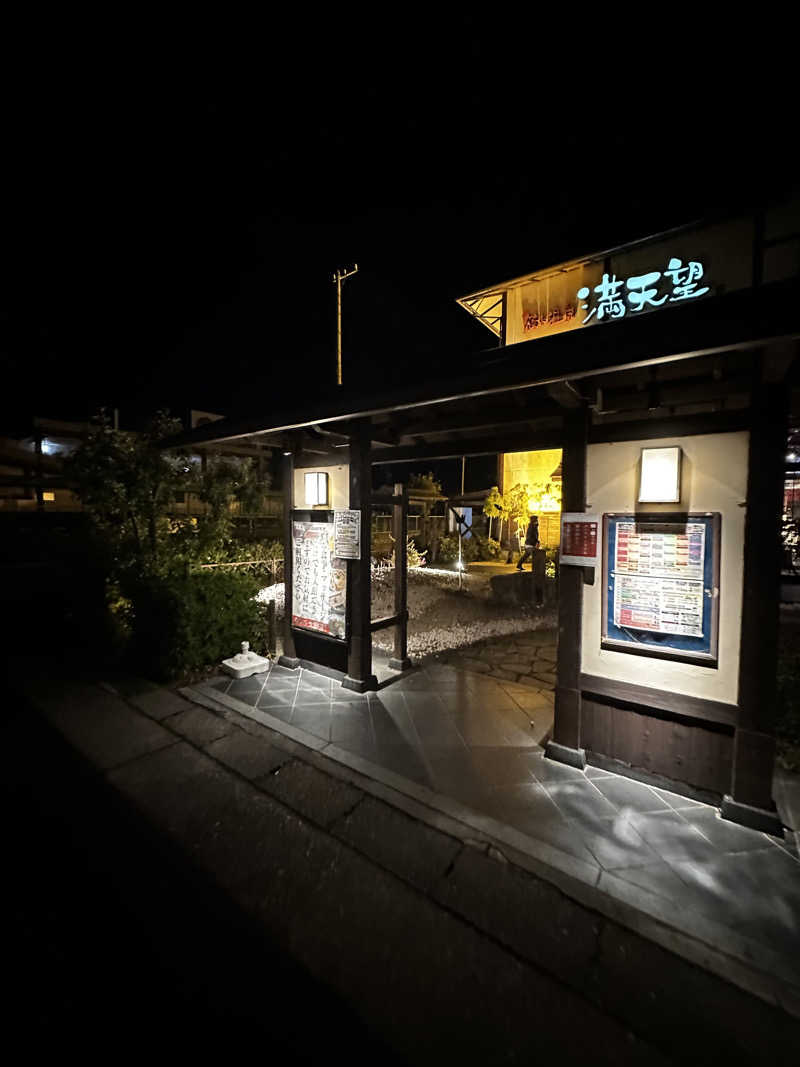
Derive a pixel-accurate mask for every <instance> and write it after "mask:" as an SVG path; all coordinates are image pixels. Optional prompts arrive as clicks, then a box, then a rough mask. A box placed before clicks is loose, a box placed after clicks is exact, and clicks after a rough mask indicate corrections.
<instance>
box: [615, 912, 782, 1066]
mask: <svg viewBox="0 0 800 1067" xmlns="http://www.w3.org/2000/svg"><path fill="white" fill-rule="evenodd" d="M594 974H595V992H594V999H595V1000H596V1002H597V1003H598V1004H600V1005H602V1006H603V1007H605V1008H606V1009H607V1010H608V1011H610V1012H612V1013H613V1014H614V1015H616V1016H617V1017H618V1018H622V1019H627V1020H629V1021H630V1022H631V1024H632V1025H634V1026H638V1027H641V1028H642V1029H643V1030H644V1031H645V1032H647V1033H648V1034H652V1035H653V1036H654V1038H656V1039H657V1040H658V1043H659V1046H660V1047H661V1048H663V1049H665V1050H666V1051H667V1053H668V1054H669V1055H671V1056H673V1057H674V1059H675V1060H676V1061H677V1062H684V1063H685V1062H698V1060H697V1052H698V1050H709V1051H711V1046H713V1057H714V1058H713V1062H716V1063H726V1064H732V1063H737V1064H738V1063H741V1064H750V1063H788V1062H789V1060H787V1059H786V1058H785V1057H786V1055H787V1051H788V1050H789V1049H791V1048H792V1047H793V1046H795V1047H796V1044H795V1043H796V1041H797V1033H798V1026H797V1020H793V1019H791V1018H789V1017H788V1016H787V1015H784V1014H783V1013H782V1012H779V1011H776V1010H775V1009H774V1007H773V1006H772V1005H770V1004H768V1003H765V1002H764V1001H761V1000H759V999H758V998H756V997H752V996H747V994H745V993H744V992H742V991H740V990H738V989H736V988H735V987H733V986H729V985H726V984H725V983H723V982H720V981H718V980H717V979H715V977H714V976H713V975H711V974H709V973H708V972H707V971H704V970H703V969H701V968H700V967H695V966H693V965H691V964H689V963H687V961H686V960H683V959H681V958H680V957H679V956H676V955H675V954H673V953H671V952H668V951H667V950H665V949H663V948H662V947H661V946H659V945H656V944H653V943H652V942H650V941H647V940H646V939H644V938H642V937H640V936H639V935H638V934H635V933H633V932H631V931H628V930H625V929H623V928H621V927H620V926H618V925H617V924H615V923H608V924H606V925H605V926H604V927H603V930H602V933H601V937H600V952H599V955H598V958H597V963H596V969H595V972H594ZM711 1020H715V1022H711ZM690 1050H691V1051H690ZM702 1062H712V1061H709V1059H708V1058H707V1055H706V1056H705V1057H704V1059H703V1060H702Z"/></svg>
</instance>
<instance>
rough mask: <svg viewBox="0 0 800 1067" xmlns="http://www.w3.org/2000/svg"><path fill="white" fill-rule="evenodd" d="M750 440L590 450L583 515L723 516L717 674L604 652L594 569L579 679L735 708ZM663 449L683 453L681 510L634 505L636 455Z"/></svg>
mask: <svg viewBox="0 0 800 1067" xmlns="http://www.w3.org/2000/svg"><path fill="white" fill-rule="evenodd" d="M748 437H749V435H748V434H747V433H746V432H743V433H725V434H704V435H701V436H696V437H670V438H665V439H664V440H660V439H659V440H657V441H624V442H621V443H617V444H598V445H590V446H589V449H588V456H587V496H586V500H587V509H586V510H587V511H588V512H591V513H597V514H600V515H603V514H604V513H605V512H636V511H637V510H639V511H646V512H659V511H662V512H668V511H718V512H720V514H721V516H722V537H721V541H722V543H721V552H720V594H719V595H720V605H719V666H718V667H717V668H710V667H701V666H699V665H696V664H692V663H673V662H671V661H669V660H661V659H648V658H646V657H644V656H632V655H628V654H626V653H624V652H612V651H606V650H602V649H601V648H600V633H601V626H600V624H601V614H602V576H601V571H600V569H599V568H598V572H597V576H596V580H595V584H594V585H593V586H584V595H583V651H582V670H583V672H584V673H585V674H593V675H597V676H599V677H603V678H612V679H614V680H616V681H621V682H629V683H632V684H635V685H646V686H650V687H653V688H656V689H667V690H672V691H673V692H677V693H685V694H687V695H689V696H695V697H701V698H703V699H706V700H719V701H724V702H726V703H731V704H733V703H736V700H737V693H738V676H739V638H740V625H741V618H742V577H743V567H744V520H745V508H744V501H745V496H746V491H747V447H748ZM669 445H680V447H681V449H682V450H683V462H682V472H681V501H680V504H679V505H676V504H637V503H636V498H637V496H638V488H639V487H638V470H639V456H640V451H641V449H642V448H647V447H662V446H664V447H666V446H669ZM604 548H605V546H604Z"/></svg>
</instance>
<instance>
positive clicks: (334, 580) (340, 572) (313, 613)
mask: <svg viewBox="0 0 800 1067" xmlns="http://www.w3.org/2000/svg"><path fill="white" fill-rule="evenodd" d="M292 543H293V552H294V555H293V568H292V625H293V626H296V627H298V628H300V629H302V630H314V631H315V632H316V633H321V634H327V635H328V636H329V637H336V638H339V639H340V640H344V639H345V637H346V609H347V565H346V563H345V562H344V560H342V559H338V558H337V557H336V556H334V526H333V523H332V522H299V521H297V520H295V521H293V522H292Z"/></svg>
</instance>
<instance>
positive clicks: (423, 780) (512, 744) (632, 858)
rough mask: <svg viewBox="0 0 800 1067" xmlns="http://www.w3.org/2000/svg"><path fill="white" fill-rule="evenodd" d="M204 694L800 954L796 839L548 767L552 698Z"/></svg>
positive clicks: (305, 685) (481, 689)
mask: <svg viewBox="0 0 800 1067" xmlns="http://www.w3.org/2000/svg"><path fill="white" fill-rule="evenodd" d="M204 688H206V689H207V691H208V692H209V694H211V693H215V694H218V695H219V694H223V695H225V696H226V697H227V698H228V699H230V698H233V699H234V700H235V701H236V704H237V706H239V707H240V708H242V709H244V708H245V707H247V708H249V709H251V710H252V713H253V714H255V715H256V716H259V714H260V713H261V714H263V715H266V716H269V717H270V720H271V721H272V723H273V724H275V720H280V721H281V722H283V723H288V724H291V725H292V726H294V727H298V728H300V729H302V730H304V731H306V732H307V733H309V734H311V735H313V736H314V737H315V738H318V739H320V740H321V741H324V742H328V743H331V744H333V745H336V746H337V747H338V748H340V749H344V750H345V751H346V752H350V753H353V754H354V755H356V756H360V757H362V758H365V759H368V760H370V761H371V762H373V763H374V764H377V765H378V766H379V767H382V768H385V769H386V770H390V771H393V772H394V773H395V774H399V775H401V776H403V777H404V778H407V779H410V780H411V781H412V782H416V783H418V784H419V785H422V786H425V787H427V788H428V789H431V790H432V791H433V792H435V793H439V794H443V795H445V796H447V797H450V798H452V799H454V800H457V801H459V802H460V803H462V804H464V805H465V806H467V807H468V808H470V809H472V810H473V811H475V812H477V813H482V814H484V815H488V816H490V817H491V818H492V819H495V820H497V821H499V822H502V823H505V824H506V825H508V826H511V827H514V828H515V829H517V830H519V831H521V832H522V833H523V834H525V835H527V836H529V837H531V838H534V839H536V840H538V841H541V842H544V843H546V844H548V845H551V846H553V847H554V848H556V849H558V850H560V852H562V853H566V854H567V855H570V856H572V857H575V858H576V859H578V860H581V861H583V862H584V863H588V864H590V865H593V866H594V867H595V868H596V869H597V882H596V884H597V885H598V886H599V887H601V888H602V887H603V885H604V884H606V885H609V886H610V885H611V884H612V883H613V884H614V885H615V886H616V888H617V891H619V887H620V882H622V883H626V884H628V885H629V886H630V887H636V888H637V890H640V891H641V890H643V891H645V892H646V893H650V894H653V895H655V897H658V898H661V899H662V900H667V901H669V902H671V903H672V904H673V905H677V906H678V907H679V908H680V909H686V910H688V911H689V912H691V913H693V914H694V915H695V916H699V917H701V919H702V918H704V919H706V920H709V921H711V922H713V923H714V924H716V927H717V929H718V928H719V926H720V925H721V926H723V927H727V928H728V929H729V930H731V931H732V932H733V933H735V934H736V935H738V936H739V937H744V938H749V939H752V940H753V941H755V942H757V943H759V944H760V945H762V946H765V947H767V948H769V949H772V950H774V951H776V952H779V953H780V954H781V955H782V956H784V957H785V956H786V955H787V954H788V955H794V956H795V957H797V954H798V953H800V860H798V857H797V854H796V852H795V851H794V847H793V843H792V841H791V838H790V837H788V836H787V840H786V841H784V840H781V839H779V838H776V837H770V836H769V835H767V834H764V833H760V832H758V831H755V830H749V829H746V828H744V827H740V826H738V825H735V824H733V823H730V822H727V821H724V820H722V819H721V818H720V817H719V814H718V811H717V809H716V808H713V807H709V806H708V805H705V804H700V803H697V802H695V801H692V800H688V799H686V798H685V797H681V796H678V795H677V794H674V793H670V792H667V791H664V790H661V789H656V788H653V787H651V786H648V785H644V784H642V783H640V782H635V781H632V780H630V779H628V778H624V777H620V776H618V775H615V774H611V773H608V772H606V771H603V770H600V769H597V768H593V767H587V768H586V770H585V771H579V770H576V769H574V768H572V767H566V766H564V765H562V764H559V763H555V762H553V761H551V760H548V759H546V758H545V756H544V750H543V748H542V747H541V744H540V743H539V742H541V741H542V740H543V739H544V737H545V735H546V734H547V732H548V731H549V729H550V727H551V724H552V699H553V697H552V693H551V692H547V691H536V690H534V689H532V688H530V687H528V686H525V685H519V684H516V683H514V682H511V681H507V680H501V679H492V678H489V677H485V676H482V675H478V674H469V673H465V672H463V671H459V670H457V669H456V668H454V667H452V666H446V665H441V664H433V665H430V666H427V667H424V668H421V669H418V670H415V671H413V672H410V673H409V674H408V675H407V676H405V677H402V678H400V679H398V680H397V681H395V682H393V683H392V684H391V685H389V686H387V687H386V688H383V689H381V690H379V691H378V692H377V693H368V694H365V695H363V696H361V695H358V694H355V693H352V692H349V691H347V690H344V689H342V688H341V686H340V685H339V683H338V682H336V681H332V680H331V679H328V678H324V677H321V676H319V675H316V674H313V673H311V672H309V671H306V670H299V671H294V672H293V671H289V670H286V669H284V668H282V667H277V666H276V667H273V668H272V670H271V672H270V673H269V674H268V675H261V676H256V677H253V678H249V679H245V680H242V681H232V680H231V679H229V678H222V677H220V678H216V679H212V680H211V681H210V682H209V683H207V685H206V686H205V687H204ZM264 721H269V720H264ZM531 723H533V724H534V725H533V726H532V725H531ZM278 725H279V723H278Z"/></svg>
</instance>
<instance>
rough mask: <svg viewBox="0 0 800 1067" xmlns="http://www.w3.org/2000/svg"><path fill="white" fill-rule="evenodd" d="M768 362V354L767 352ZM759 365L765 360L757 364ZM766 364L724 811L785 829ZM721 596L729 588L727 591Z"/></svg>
mask: <svg viewBox="0 0 800 1067" xmlns="http://www.w3.org/2000/svg"><path fill="white" fill-rule="evenodd" d="M764 359H765V361H766V359H767V357H764ZM759 371H760V372H761V365H760V363H759ZM768 378H769V368H768V364H767V363H766V362H765V366H764V371H763V375H762V373H759V380H758V381H757V382H756V383H755V385H754V388H753V394H752V401H751V404H752V407H751V425H750V443H749V454H748V471H747V513H746V517H745V529H744V584H743V594H742V624H741V638H740V649H739V715H738V721H737V724H736V734H735V736H734V746H733V770H732V775H731V792H730V795H729V796H726V797H724V798H723V802H722V809H721V810H722V815H723V817H724V818H726V819H731V820H733V821H734V822H740V823H744V824H745V825H748V826H753V827H755V828H756V829H759V830H764V831H766V832H768V833H781V824H780V820H779V818H778V816H777V814H776V812H775V804H774V802H773V800H772V774H773V768H774V762H775V735H774V720H775V703H776V699H777V685H776V674H777V665H778V625H779V612H780V573H781V539H780V529H781V512H782V508H783V478H784V473H783V471H784V459H785V452H786V425H787V414H788V397H789V392H790V391H789V389H788V388H787V386H786V383H785V382H784V381H782V380H779V381H770V380H765V379H768ZM723 595H724V591H723Z"/></svg>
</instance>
